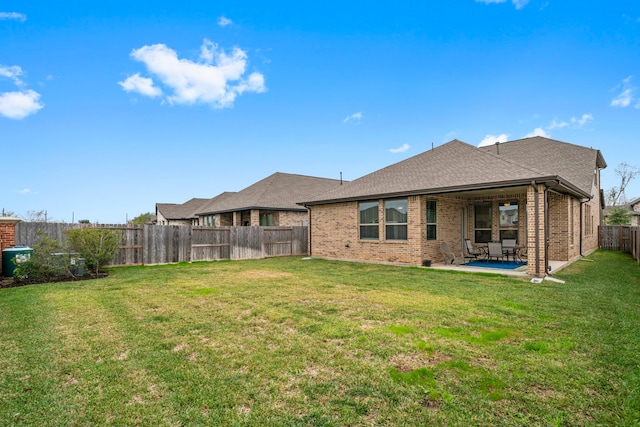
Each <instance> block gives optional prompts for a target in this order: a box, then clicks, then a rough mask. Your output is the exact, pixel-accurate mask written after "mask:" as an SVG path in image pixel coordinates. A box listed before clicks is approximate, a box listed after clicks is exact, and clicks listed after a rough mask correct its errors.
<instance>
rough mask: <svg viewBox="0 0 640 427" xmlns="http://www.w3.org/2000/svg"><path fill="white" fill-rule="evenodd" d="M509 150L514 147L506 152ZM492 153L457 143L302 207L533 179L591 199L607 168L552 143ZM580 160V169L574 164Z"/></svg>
mask: <svg viewBox="0 0 640 427" xmlns="http://www.w3.org/2000/svg"><path fill="white" fill-rule="evenodd" d="M511 144H514V145H512V146H510V145H511ZM528 144H531V146H532V147H531V146H529V145H528ZM507 146H510V147H509V148H508V149H505V150H503V148H504V147H507ZM537 146H540V147H541V152H540V153H535V149H536V147H537ZM566 146H569V147H566ZM554 148H555V154H553V152H554ZM492 149H493V150H494V151H495V148H494V147H486V148H485V147H482V148H478V147H475V146H473V145H469V144H467V143H465V142H462V141H458V140H453V141H450V142H448V143H446V144H443V145H441V146H439V147H436V148H434V149H432V150H429V151H425V152H424V153H421V154H418V155H416V156H414V157H411V158H409V159H406V160H404V161H401V162H399V163H395V164H393V165H391V166H388V167H386V168H383V169H380V170H378V171H376V172H373V173H371V174H369V175H365V176H363V177H361V178H358V179H356V180H354V181H351V182H350V183H347V184H345V185H343V186H342V187H339V188H336V189H333V190H331V191H328V192H327V193H324V194H321V195H318V196H316V197H314V198H308V199H300V200H303V202H301V204H305V205H313V204H321V203H327V202H329V203H331V202H339V201H348V200H365V199H367V198H377V197H383V196H384V197H393V196H398V197H399V196H407V195H411V194H436V193H445V192H456V191H468V190H481V189H492V188H500V187H516V186H524V185H529V184H530V183H531V181H533V180H535V181H536V182H548V183H550V184H553V185H554V186H555V188H557V189H558V190H562V191H564V192H568V193H572V194H576V195H578V196H580V197H590V196H591V195H592V184H593V178H594V171H595V168H596V165H598V167H604V166H606V163H605V162H604V159H603V158H602V155H600V152H599V151H598V150H593V149H585V148H584V147H579V146H577V145H572V144H566V143H563V142H560V141H553V140H549V139H547V138H540V137H534V138H527V139H524V140H520V141H514V142H513V143H504V144H500V146H499V149H500V153H499V154H496V153H494V152H492ZM558 156H560V157H561V158H560V159H558V158H557V157H558ZM568 159H569V160H568ZM588 159H590V162H591V163H589V162H588ZM574 161H575V162H577V163H578V165H579V167H576V166H575V165H573V164H572V162H574ZM582 168H586V170H587V173H589V174H590V178H589V183H588V184H587V182H586V179H585V177H586V174H587V173H584V172H583V171H582Z"/></svg>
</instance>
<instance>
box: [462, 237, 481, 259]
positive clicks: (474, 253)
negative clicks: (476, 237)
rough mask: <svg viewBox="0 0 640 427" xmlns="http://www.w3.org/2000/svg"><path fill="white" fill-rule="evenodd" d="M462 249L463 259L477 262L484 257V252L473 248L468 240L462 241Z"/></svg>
mask: <svg viewBox="0 0 640 427" xmlns="http://www.w3.org/2000/svg"><path fill="white" fill-rule="evenodd" d="M464 247H465V249H466V251H465V252H466V254H465V256H464V257H465V258H469V259H473V260H476V261H477V260H478V259H479V257H481V256H483V255H484V252H483V251H481V250H480V249H478V248H475V247H474V246H473V244H472V243H471V240H469V239H464Z"/></svg>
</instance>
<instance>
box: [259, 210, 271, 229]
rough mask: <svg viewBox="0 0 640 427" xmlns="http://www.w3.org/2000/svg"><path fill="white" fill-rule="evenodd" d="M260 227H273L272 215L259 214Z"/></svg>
mask: <svg viewBox="0 0 640 427" xmlns="http://www.w3.org/2000/svg"><path fill="white" fill-rule="evenodd" d="M260 225H261V226H263V227H264V226H272V225H273V214H272V213H261V214H260Z"/></svg>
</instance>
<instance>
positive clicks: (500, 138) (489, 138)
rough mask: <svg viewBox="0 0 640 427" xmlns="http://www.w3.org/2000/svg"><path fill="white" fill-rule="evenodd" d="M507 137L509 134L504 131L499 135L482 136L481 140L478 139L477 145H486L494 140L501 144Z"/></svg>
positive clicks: (493, 142)
mask: <svg viewBox="0 0 640 427" xmlns="http://www.w3.org/2000/svg"><path fill="white" fill-rule="evenodd" d="M508 138H509V135H507V134H506V133H502V134H500V135H487V136H485V137H484V139H483V140H482V141H480V144H479V145H478V147H486V146H487V145H493V144H495V143H496V142H499V143H501V144H502V143H503V142H507V139H508Z"/></svg>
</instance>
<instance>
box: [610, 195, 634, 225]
mask: <svg viewBox="0 0 640 427" xmlns="http://www.w3.org/2000/svg"><path fill="white" fill-rule="evenodd" d="M620 207H621V208H623V209H627V210H628V211H629V216H630V217H631V220H630V222H629V224H628V225H630V226H632V227H638V226H640V198H638V199H634V200H632V201H630V202H629V203H627V204H625V205H622V206H620ZM611 208H612V207H611V206H607V207H606V208H605V209H604V212H603V216H604V219H603V222H604V223H607V218H608V217H609V213H610V210H611Z"/></svg>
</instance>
